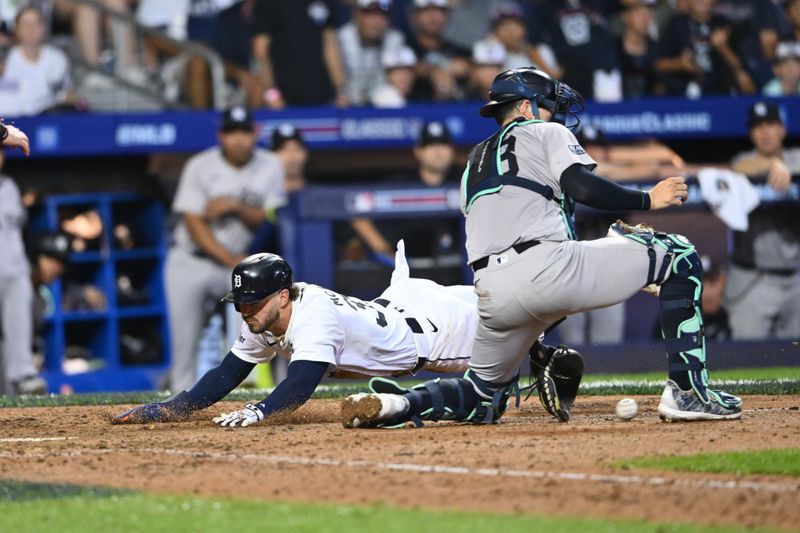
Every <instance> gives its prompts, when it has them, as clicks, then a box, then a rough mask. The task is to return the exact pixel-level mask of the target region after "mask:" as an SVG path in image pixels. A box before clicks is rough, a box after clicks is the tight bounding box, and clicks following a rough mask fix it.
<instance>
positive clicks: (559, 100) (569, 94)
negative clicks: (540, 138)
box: [480, 67, 583, 130]
mask: <svg viewBox="0 0 800 533" xmlns="http://www.w3.org/2000/svg"><path fill="white" fill-rule="evenodd" d="M489 98H491V101H489V102H488V103H486V104H485V105H484V106H483V107H482V108H481V111H480V114H481V116H483V117H494V116H495V114H496V113H497V111H498V109H499V108H501V107H502V106H503V105H505V104H507V103H509V102H514V101H516V100H530V101H531V103H532V104H534V106H533V107H534V110H533V112H534V115H538V110H537V109H536V108H539V107H542V108H544V109H547V110H548V111H550V113H552V114H553V118H552V120H553V122H558V123H559V124H563V125H565V126H568V127H569V128H570V129H573V130H574V129H575V128H577V126H578V124H580V120H579V119H578V117H577V116H576V114H577V113H580V112H581V111H583V97H582V96H581V95H580V93H579V92H578V91H576V90H574V89H573V88H572V87H570V86H569V85H567V84H566V83H562V82H560V81H558V80H554V79H553V78H551V77H550V75H549V74H547V73H546V72H543V71H541V70H538V69H537V68H536V67H522V68H515V69H511V70H506V71H505V72H501V73H500V74H498V75H497V77H496V78H495V79H494V81H493V82H492V87H491V89H489ZM570 117H571V118H572V121H571V122H570V124H567V119H568V118H570Z"/></svg>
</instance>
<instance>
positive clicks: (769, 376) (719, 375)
mask: <svg viewBox="0 0 800 533" xmlns="http://www.w3.org/2000/svg"><path fill="white" fill-rule="evenodd" d="M709 375H710V376H711V381H712V382H714V381H732V380H759V381H770V380H781V379H789V380H800V366H776V367H770V368H731V369H728V370H714V369H711V371H710V372H709ZM665 376H666V372H646V373H642V374H587V375H585V376H583V380H582V381H583V382H584V383H593V382H597V381H614V380H617V381H664V379H665Z"/></svg>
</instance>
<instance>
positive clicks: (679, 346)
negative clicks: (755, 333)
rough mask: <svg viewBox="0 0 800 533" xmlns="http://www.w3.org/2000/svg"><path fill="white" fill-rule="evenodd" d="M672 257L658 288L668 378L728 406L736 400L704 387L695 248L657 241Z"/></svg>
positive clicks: (665, 239) (699, 273)
mask: <svg viewBox="0 0 800 533" xmlns="http://www.w3.org/2000/svg"><path fill="white" fill-rule="evenodd" d="M658 240H659V241H660V242H659V244H662V243H663V245H666V246H667V248H668V250H669V251H670V252H671V253H673V254H674V260H673V262H672V273H671V275H670V277H669V279H667V281H665V282H664V283H663V284H662V285H661V290H660V294H659V299H660V301H661V333H662V335H663V337H664V345H665V348H666V352H667V356H668V358H669V377H670V379H672V380H673V381H675V383H676V384H677V385H678V386H679V387H680V388H681V389H684V390H688V389H689V388H692V389H694V391H695V393H697V396H698V398H700V400H701V401H703V402H704V403H708V402H709V401H716V402H717V403H719V404H720V405H722V406H724V407H732V406H733V405H735V404H736V399H735V398H734V397H731V396H729V395H725V394H719V393H717V392H715V391H712V390H710V389H709V388H708V370H707V368H706V343H705V335H704V332H703V310H702V300H701V298H702V294H703V281H702V277H703V267H702V264H701V262H700V257H699V256H698V255H697V252H696V251H695V248H694V246H693V245H691V244H690V243H688V242H686V241H684V240H683V239H682V238H680V237H678V236H676V235H673V234H670V235H666V236H665V237H663V238H662V239H658Z"/></svg>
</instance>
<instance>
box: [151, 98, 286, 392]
mask: <svg viewBox="0 0 800 533" xmlns="http://www.w3.org/2000/svg"><path fill="white" fill-rule="evenodd" d="M217 138H218V142H219V145H218V146H214V147H212V148H209V149H207V150H205V151H203V152H200V153H199V154H197V155H195V156H193V157H192V158H190V159H189V161H188V162H187V163H186V166H185V167H184V169H183V173H182V175H181V177H180V180H179V183H178V190H177V192H176V194H175V199H174V201H173V204H172V210H173V212H174V213H175V214H176V215H177V216H178V217H179V220H178V224H177V225H176V227H175V230H174V233H173V241H174V244H173V246H172V248H171V249H170V251H169V253H168V255H167V261H166V271H165V288H166V292H167V303H168V308H169V316H170V337H171V342H172V368H171V370H170V384H171V388H172V389H174V390H177V391H180V390H182V389H188V388H189V387H191V386H192V385H194V382H195V380H196V376H197V374H196V368H197V347H198V339H199V338H200V332H201V330H202V328H203V325H204V321H205V319H206V305H207V304H210V303H213V302H216V301H217V300H218V299H219V298H220V297H221V296H222V295H224V294H225V292H226V291H228V290H229V289H230V269H231V268H232V267H233V266H235V265H236V264H237V263H238V262H239V261H241V260H242V259H243V258H244V257H245V254H246V252H247V250H248V247H249V245H250V242H251V240H252V238H253V234H254V231H255V230H256V228H258V227H259V226H260V225H261V224H262V222H263V221H264V220H265V218H266V215H267V212H268V211H272V210H273V209H274V208H275V207H277V206H280V205H283V204H284V203H285V201H284V197H285V192H284V183H283V182H284V170H283V165H282V164H281V162H280V159H278V156H276V155H275V154H273V153H272V152H269V151H267V150H263V149H259V148H256V139H257V135H256V129H255V124H254V122H253V117H252V115H251V113H250V112H249V111H248V110H247V109H246V108H244V107H239V106H237V107H233V108H231V109H229V110H227V111H225V113H224V114H223V115H222V122H221V124H220V129H219V134H218V136H217Z"/></svg>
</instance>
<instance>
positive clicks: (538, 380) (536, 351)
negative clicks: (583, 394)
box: [529, 342, 583, 422]
mask: <svg viewBox="0 0 800 533" xmlns="http://www.w3.org/2000/svg"><path fill="white" fill-rule="evenodd" d="M529 354H530V358H531V380H532V386H533V387H535V388H536V390H537V391H538V392H539V400H540V401H541V402H542V405H543V406H544V408H545V409H547V412H548V413H550V414H551V415H553V416H554V417H556V418H558V419H559V420H560V421H562V422H568V421H569V416H570V410H571V409H572V404H573V403H574V402H575V397H576V396H577V395H578V386H579V385H580V384H581V378H582V377H583V358H582V357H581V354H580V353H578V352H577V351H575V350H572V349H570V348H567V347H566V346H563V345H561V346H559V347H557V348H554V347H552V346H547V345H546V344H542V343H540V342H537V343H536V344H534V345H533V346H532V347H531V349H530V351H529ZM531 392H532V391H531Z"/></svg>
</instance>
